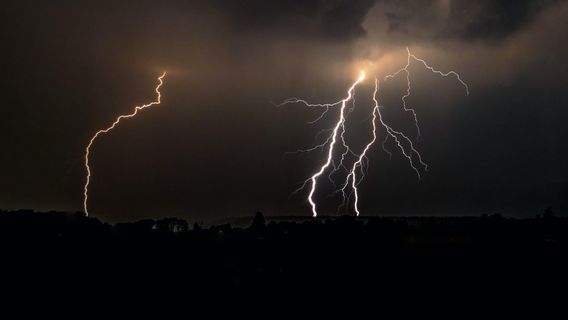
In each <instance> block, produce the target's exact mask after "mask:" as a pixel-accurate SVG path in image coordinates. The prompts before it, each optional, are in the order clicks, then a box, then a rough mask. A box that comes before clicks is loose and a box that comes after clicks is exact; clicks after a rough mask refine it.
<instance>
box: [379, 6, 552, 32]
mask: <svg viewBox="0 0 568 320" xmlns="http://www.w3.org/2000/svg"><path fill="white" fill-rule="evenodd" d="M556 2H557V1H555V0H542V1H534V0H520V1H510V0H478V1H462V0H454V1H452V0H427V1H389V0H386V1H383V2H382V4H383V5H384V6H385V10H384V11H383V12H382V13H383V18H385V19H386V20H387V21H388V32H390V33H393V34H394V35H396V36H401V35H405V36H407V37H410V38H412V37H416V36H417V35H425V36H426V37H428V38H431V39H454V40H460V41H472V40H474V41H477V40H479V41H488V42H494V41H499V40H502V39H504V38H506V37H507V36H509V35H511V34H515V33H517V32H520V31H522V30H523V29H524V28H525V27H527V26H528V25H529V24H530V23H531V22H533V21H534V18H535V17H536V16H538V14H539V13H541V12H542V10H544V9H546V8H547V7H549V6H551V5H553V4H555V3H556Z"/></svg>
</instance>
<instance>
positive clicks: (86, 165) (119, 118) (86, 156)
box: [83, 72, 166, 216]
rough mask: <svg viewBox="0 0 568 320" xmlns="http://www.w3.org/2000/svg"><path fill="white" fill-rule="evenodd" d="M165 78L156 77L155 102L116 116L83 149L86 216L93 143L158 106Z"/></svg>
mask: <svg viewBox="0 0 568 320" xmlns="http://www.w3.org/2000/svg"><path fill="white" fill-rule="evenodd" d="M165 76H166V72H164V73H162V75H161V76H159V77H158V85H157V86H156V88H155V89H154V91H155V92H156V95H157V97H156V100H155V101H152V102H150V103H148V104H144V105H141V106H136V107H135V108H134V110H133V111H132V112H131V113H128V114H124V115H120V116H118V117H117V118H116V119H115V120H114V122H113V123H112V124H111V125H110V126H109V127H107V128H105V129H101V130H99V131H97V132H96V133H95V134H94V135H93V136H92V137H91V139H90V140H89V144H88V145H87V147H86V148H85V169H86V170H87V178H86V181H85V186H84V188H83V197H84V198H83V210H84V211H85V214H86V215H87V216H88V215H89V211H88V208H87V203H88V200H89V184H90V182H91V167H90V166H89V163H90V162H89V156H90V155H91V147H92V146H93V144H94V143H95V140H96V139H97V138H98V137H99V136H101V135H103V134H105V133H108V132H109V131H111V130H112V129H114V128H115V127H116V126H117V125H118V124H119V123H120V121H122V120H123V119H128V118H133V117H135V116H136V115H137V114H138V112H139V111H142V110H144V109H146V108H150V107H152V106H154V105H159V104H160V103H162V94H161V92H160V88H161V87H162V85H163V84H164V77H165Z"/></svg>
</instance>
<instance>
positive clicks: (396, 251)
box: [0, 209, 568, 299]
mask: <svg viewBox="0 0 568 320" xmlns="http://www.w3.org/2000/svg"><path fill="white" fill-rule="evenodd" d="M249 221H250V223H249V225H248V226H246V227H232V226H231V225H230V224H222V225H211V226H202V225H201V224H199V223H192V222H188V221H185V220H182V219H177V218H166V219H160V220H150V219H148V220H141V221H137V222H129V223H116V224H114V225H111V224H108V223H104V222H101V221H99V220H98V219H96V218H89V217H86V216H85V215H84V214H82V213H74V214H70V213H62V212H46V213H40V212H33V211H26V210H20V211H7V212H1V213H0V243H1V245H2V257H3V261H4V267H7V269H8V270H7V271H4V275H10V276H9V277H7V278H6V279H8V281H9V282H10V281H14V283H16V284H17V286H18V287H22V286H23V287H25V286H26V285H25V284H26V283H33V284H34V285H35V286H36V287H37V285H38V284H43V285H45V286H40V287H43V288H50V287H51V286H56V287H58V288H67V290H71V292H85V291H89V292H95V291H96V290H100V289H103V290H108V291H112V292H114V291H115V290H119V291H120V292H125V294H126V292H128V294H132V293H135V292H137V291H139V290H142V291H141V292H146V293H148V292H152V294H156V295H158V296H159V295H161V294H163V293H166V292H172V291H171V290H177V289H176V288H182V289H183V290H190V291H191V292H193V293H203V294H205V293H213V294H216V295H229V296H230V295H242V294H244V293H255V294H261V295H271V294H278V295H281V294H284V295H292V296H294V297H296V296H297V297H299V296H304V295H305V296H310V295H313V297H319V296H321V295H326V294H331V295H339V296H342V295H349V296H352V295H359V294H361V295H364V296H369V295H370V296H376V295H377V294H379V295H385V296H401V297H406V298H410V297H415V298H416V297H420V296H429V295H432V294H441V296H440V297H451V296H454V297H457V296H460V295H463V296H475V295H478V294H480V295H483V296H484V297H489V296H494V297H497V296H500V295H501V294H502V295H505V296H509V297H510V295H511V294H521V292H522V295H526V294H530V295H534V297H532V296H531V297H530V298H531V299H532V298H538V297H542V296H543V295H544V294H548V293H550V292H552V291H551V290H554V288H556V287H559V288H560V287H562V284H563V280H564V276H565V274H566V270H567V269H566V266H567V265H566V261H565V258H566V252H567V250H566V249H567V247H568V245H567V244H568V219H566V218H565V217H558V216H556V215H555V214H554V212H553V211H552V210H551V209H547V210H546V211H545V212H543V213H541V214H538V215H536V216H535V217H534V218H530V219H513V218H507V217H503V216H501V215H499V214H492V215H484V216H480V217H391V218H389V217H365V218H355V217H352V216H337V217H327V218H318V219H311V218H299V217H298V218H296V219H292V218H288V219H286V218H281V217H279V218H277V219H271V218H270V217H268V218H265V217H264V215H263V214H262V213H257V214H256V215H255V216H254V217H251V218H250V220H249ZM528 287H530V288H535V289H533V290H530V291H529V290H527V288H528ZM111 288H114V289H111ZM150 288H151V289H150ZM518 290H521V291H518ZM113 294H116V292H114V293H113ZM456 295H457V296H456ZM406 298H405V299H406ZM525 298H526V296H525Z"/></svg>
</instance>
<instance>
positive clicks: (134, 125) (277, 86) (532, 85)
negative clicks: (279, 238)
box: [0, 0, 568, 221]
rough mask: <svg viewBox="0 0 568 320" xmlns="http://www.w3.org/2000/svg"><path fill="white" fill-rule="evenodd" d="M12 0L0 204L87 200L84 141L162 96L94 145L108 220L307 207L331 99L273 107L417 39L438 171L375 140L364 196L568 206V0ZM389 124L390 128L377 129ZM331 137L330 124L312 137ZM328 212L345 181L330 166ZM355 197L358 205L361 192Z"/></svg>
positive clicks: (462, 210) (329, 93)
mask: <svg viewBox="0 0 568 320" xmlns="http://www.w3.org/2000/svg"><path fill="white" fill-rule="evenodd" d="M1 6H2V9H1V10H0V21H1V22H0V23H1V25H2V27H1V28H0V35H1V39H2V49H1V50H0V52H1V53H0V55H1V59H0V66H1V67H2V68H1V69H2V71H3V76H2V78H1V80H0V81H1V83H0V84H1V86H0V90H1V96H2V100H1V102H0V110H1V115H0V129H1V134H0V145H1V146H2V151H1V152H0V208H3V209H20V208H30V209H35V210H42V211H47V210H65V211H80V210H82V204H83V184H84V182H85V168H84V166H83V161H84V159H83V156H84V149H85V146H86V144H87V143H88V141H89V139H90V137H91V136H92V135H93V134H94V133H95V132H96V131H97V130H99V129H101V128H104V127H107V126H108V125H109V124H110V123H112V121H113V120H114V119H115V118H116V117H117V116H118V115H120V114H124V113H128V112H130V111H131V110H132V108H133V107H134V106H136V105H140V104H144V103H147V102H150V101H152V100H153V99H154V98H155V95H154V91H153V90H154V88H155V86H156V78H157V77H158V76H159V75H160V74H161V73H162V71H167V72H168V76H167V78H166V79H165V84H164V86H163V87H162V90H161V91H162V94H163V97H162V104H161V105H159V106H157V107H155V108H153V109H149V110H144V112H142V113H141V114H140V115H139V116H138V117H136V118H135V119H130V120H128V121H126V122H124V123H121V125H120V126H119V127H118V128H117V129H116V130H115V131H113V132H112V133H110V134H108V135H105V136H103V137H101V138H100V139H98V140H97V142H96V144H95V146H94V147H93V155H92V158H91V161H92V162H91V166H92V170H93V177H92V181H91V186H90V201H89V211H90V213H91V215H92V216H94V217H97V218H100V219H103V220H105V221H123V220H137V219H143V218H148V217H164V216H179V217H183V218H186V219H205V220H215V219H221V218H224V217H236V216H243V215H251V214H253V213H254V212H255V211H258V210H261V211H263V212H264V213H265V214H267V215H305V216H310V215H311V210H310V208H309V204H308V203H307V201H306V196H307V192H301V193H299V194H298V195H296V196H290V194H291V193H292V192H293V191H294V190H295V189H296V188H297V187H298V186H299V185H300V184H301V183H302V181H303V180H305V179H306V178H308V177H309V176H311V175H312V174H313V173H314V172H315V171H316V170H317V169H318V168H319V165H320V164H321V162H322V161H323V156H324V154H323V153H320V152H314V153H311V154H303V155H285V153H286V152H287V151H294V150H297V149H299V148H306V147H310V146H312V145H313V144H314V143H315V142H316V141H317V140H316V135H317V133H318V132H319V131H320V130H321V129H325V128H329V127H331V126H332V125H333V122H334V120H335V115H337V113H336V112H337V110H335V111H334V110H332V111H330V114H329V115H330V117H326V118H324V119H323V120H322V121H321V122H319V123H318V124H308V122H309V121H310V120H313V119H314V118H315V117H317V116H318V114H319V113H318V112H317V111H316V110H310V109H307V108H304V107H302V106H300V105H289V106H286V107H276V106H275V105H274V103H278V102H282V101H283V100H285V99H287V98H289V97H299V98H305V99H308V100H309V101H312V102H332V101H336V100H339V99H342V98H343V97H344V96H345V92H346V89H347V88H348V87H349V86H350V85H351V84H352V83H353V81H354V80H355V79H356V77H357V73H358V72H359V70H361V69H362V68H364V69H365V70H366V72H367V75H368V77H369V78H370V79H372V78H374V77H375V76H377V77H379V78H381V77H383V76H384V75H386V74H388V73H392V72H394V71H396V70H397V69H399V68H400V67H402V66H403V65H404V64H405V62H406V51H405V48H406V47H407V46H408V47H409V48H410V49H411V50H412V52H413V53H414V54H416V55H417V56H419V57H421V58H424V59H426V60H427V61H428V62H429V63H430V64H431V65H433V66H435V67H436V68H438V69H440V70H443V71H448V70H455V71H457V72H459V73H460V74H461V76H462V78H463V79H464V80H465V81H466V82H467V83H468V84H469V87H470V95H469V96H465V95H464V92H463V88H462V87H460V85H459V83H456V81H455V80H454V79H450V78H441V77H438V76H436V75H433V74H431V73H428V72H426V71H425V70H424V69H423V68H420V67H419V66H418V65H416V64H413V65H412V66H411V71H412V80H413V92H412V96H411V97H410V98H409V100H408V101H409V102H410V103H411V104H412V106H414V107H415V109H416V111H417V113H418V116H419V118H420V124H421V130H422V136H421V138H420V139H418V140H416V146H417V148H418V149H419V150H420V151H421V153H422V156H423V158H424V160H425V161H426V162H427V163H428V164H429V165H430V169H431V170H430V172H428V173H425V174H424V175H423V179H422V181H418V180H417V178H416V175H415V174H414V173H413V171H412V170H411V169H410V168H409V166H408V162H406V161H405V160H404V159H403V157H402V156H401V155H400V154H399V153H396V152H394V151H395V149H394V146H392V145H391V146H390V148H391V150H392V151H393V153H394V154H393V157H392V159H389V157H388V155H387V154H385V153H384V152H383V151H382V150H381V148H380V146H375V147H374V148H373V149H372V150H371V152H370V154H369V160H370V167H369V171H368V175H367V177H366V179H365V181H364V182H363V183H362V184H361V185H360V194H361V200H360V201H361V203H360V208H361V211H362V214H363V215H384V216H391V215H470V214H471V215H477V214H484V213H495V212H499V213H502V214H505V215H509V216H515V217H528V216H534V215H535V214H537V213H541V212H542V211H543V210H544V209H545V208H546V207H549V206H551V207H553V209H554V210H555V212H556V213H557V214H561V215H562V214H566V212H568V202H567V199H568V161H567V159H568V144H567V142H566V139H568V125H567V123H566V119H567V117H568V108H567V103H568V90H566V83H568V82H567V80H568V63H567V62H566V59H567V57H568V43H567V42H566V33H567V31H568V2H567V1H529V0H526V1H505V0H499V1H497V0H479V1H466V0H431V1H410V0H407V1H389V0H384V1H380V0H378V1H368V0H351V1H348V0H329V1H325V0H294V1H289V0H288V1H284V0H272V1H261V0H251V1H229V0H225V1H222V0H213V1H182V0H178V1H175V0H172V1H146V0H143V1H132V0H125V1H42V2H39V1H25V0H22V1H4V2H3V4H2V5H1ZM404 80H405V79H403V78H397V79H396V80H395V81H392V82H391V83H390V84H389V85H388V86H385V88H384V91H383V99H384V102H383V104H384V105H385V116H386V117H387V119H388V120H389V123H390V124H391V125H393V126H395V127H396V128H399V129H401V130H402V129H404V130H406V132H408V134H409V136H411V137H413V138H414V137H415V134H416V132H414V131H413V130H415V129H414V127H413V123H412V119H411V116H410V115H409V114H408V113H404V112H403V111H402V109H401V104H400V96H401V95H402V94H404V90H405V81H404ZM372 92H373V84H372V81H369V80H367V81H365V83H363V84H361V86H359V87H358V88H357V91H356V97H357V98H356V99H357V105H356V108H355V111H354V112H353V114H352V116H350V118H349V121H348V124H349V127H350V128H351V129H350V131H349V132H348V133H347V139H348V140H349V142H350V143H352V145H353V147H354V149H355V151H359V152H360V151H361V149H362V147H363V144H364V143H365V142H366V141H368V140H369V138H370V136H369V128H370V121H369V115H370V112H371V108H372V100H371V97H372ZM382 134H384V133H381V135H380V138H381V139H382V137H383V136H382ZM319 138H320V139H321V136H320V137H319ZM322 183H323V184H322V186H323V187H322V189H320V191H319V192H318V194H317V199H318V203H319V205H320V208H321V209H320V211H321V212H322V213H323V214H336V211H337V210H336V207H337V204H338V201H339V199H338V198H337V197H336V196H333V195H331V196H330V194H331V193H332V191H333V189H332V186H331V185H330V184H329V183H328V184H327V185H326V184H325V179H323V180H322ZM342 213H348V214H352V213H353V211H352V208H351V207H350V208H348V209H347V210H346V211H342Z"/></svg>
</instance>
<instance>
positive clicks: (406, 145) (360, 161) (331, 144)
mask: <svg viewBox="0 0 568 320" xmlns="http://www.w3.org/2000/svg"><path fill="white" fill-rule="evenodd" d="M406 52H407V59H406V64H405V66H404V67H402V68H401V69H399V70H397V71H396V72H394V73H392V74H389V75H387V76H385V77H384V81H385V82H386V81H388V80H390V79H394V78H395V77H397V76H398V75H399V74H401V73H404V74H405V75H406V90H405V93H404V95H403V96H402V98H401V101H402V107H403V110H404V111H406V112H410V113H411V114H412V118H413V121H414V124H415V127H416V130H417V136H418V137H420V135H421V131H420V126H419V122H418V116H417V113H416V111H415V110H414V109H413V108H412V107H410V106H409V104H408V101H407V100H408V98H409V97H410V96H411V74H410V69H409V68H410V66H411V62H412V61H417V62H419V63H420V64H422V65H423V66H424V67H425V68H426V69H427V70H429V71H430V72H432V73H434V74H437V75H440V76H442V77H448V76H454V77H455V78H456V79H457V81H458V82H459V83H460V84H461V85H462V86H463V87H464V88H465V93H466V95H468V96H469V87H468V85H467V84H466V83H465V82H464V81H463V80H462V78H461V76H460V75H459V74H458V73H457V72H455V71H448V72H442V71H439V70H437V69H435V68H433V67H432V66H430V65H429V64H428V63H427V62H426V61H425V60H423V59H420V58H418V57H417V56H415V55H414V54H412V53H411V52H410V49H409V48H406ZM364 79H365V73H364V72H363V71H362V72H361V74H360V76H359V78H358V79H357V80H356V81H355V82H354V83H353V84H352V85H351V87H350V88H349V89H348V91H347V97H346V98H345V99H343V100H340V101H337V102H334V103H329V104H313V103H309V102H307V101H305V100H302V99H298V98H291V99H288V100H285V101H284V102H283V103H281V104H279V105H278V106H283V105H287V104H295V103H301V104H303V105H305V106H306V107H312V108H323V109H324V111H323V112H322V113H321V114H320V116H319V117H318V118H316V119H315V120H313V121H310V122H309V123H310V124H313V123H316V122H318V121H319V120H321V119H322V118H323V117H324V116H325V115H326V114H327V113H328V112H329V110H330V109H331V108H332V107H337V106H341V107H340V112H339V119H338V120H337V122H336V124H335V126H334V127H333V131H332V133H331V134H330V135H329V136H328V137H327V139H326V140H325V141H324V142H323V143H321V144H318V145H316V146H314V147H312V148H309V149H305V150H298V151H296V152H302V153H303V152H310V151H314V150H317V149H322V150H323V149H324V148H326V147H327V158H326V161H325V162H324V163H323V164H322V165H321V167H320V169H319V170H318V171H317V172H316V173H315V174H314V175H312V176H311V177H310V178H308V179H306V180H305V181H304V182H303V183H302V185H301V186H300V187H299V188H298V189H296V190H295V191H294V192H293V194H296V193H298V192H299V191H301V190H303V189H304V188H305V187H306V186H307V185H308V184H310V185H311V188H310V192H309V195H308V202H309V203H310V206H311V209H312V214H313V217H317V215H318V212H317V205H316V203H315V201H314V194H315V192H316V189H317V181H318V178H319V177H320V176H321V175H323V174H324V172H325V171H326V170H328V168H329V167H332V169H331V170H330V172H329V174H328V180H329V181H331V182H332V184H334V185H335V182H334V181H333V179H332V175H333V174H334V173H336V172H338V171H339V170H341V169H344V170H345V171H346V172H347V175H346V177H345V181H344V183H342V185H341V187H340V188H339V189H338V190H337V192H340V193H341V194H342V197H343V200H342V203H341V205H340V206H339V208H338V210H339V209H341V208H342V207H344V206H346V205H348V204H349V199H350V198H351V197H352V196H353V197H354V201H353V206H354V211H355V213H356V215H357V216H359V214H360V210H359V200H360V198H359V192H358V186H359V184H360V183H361V182H362V181H363V179H364V178H365V174H366V172H367V171H366V170H368V168H369V159H368V157H367V154H368V152H369V150H370V149H371V148H372V146H373V145H374V144H375V142H376V141H377V139H378V137H377V133H378V132H377V129H378V128H379V126H380V127H381V128H382V129H383V130H384V131H385V133H386V134H385V137H384V139H383V140H382V149H383V151H384V152H385V153H386V154H387V155H388V156H389V158H392V152H390V151H389V150H388V149H387V147H386V144H387V142H388V141H389V140H391V139H392V140H393V141H394V143H395V144H396V146H397V147H398V149H400V152H401V154H402V156H404V157H405V158H406V159H407V160H408V163H409V165H410V168H411V169H412V170H413V171H414V172H415V173H416V176H417V177H418V180H421V179H422V176H421V171H425V172H427V171H428V170H429V166H428V164H426V163H425V162H424V161H423V160H422V156H421V154H420V153H419V152H418V150H417V149H416V147H415V145H414V143H413V142H412V139H410V138H409V137H408V136H407V135H405V134H404V133H403V132H401V131H397V130H395V129H393V128H392V127H391V126H389V125H388V124H387V123H386V122H385V121H384V118H383V115H382V113H381V109H382V108H384V107H383V106H381V105H379V100H378V99H379V98H378V96H379V87H380V86H379V84H380V82H379V80H378V79H376V78H375V89H374V92H373V102H374V105H373V109H372V112H371V116H370V118H372V120H371V123H372V130H371V133H372V138H371V140H370V141H369V142H368V143H367V144H366V145H365V148H364V149H363V151H362V152H361V154H356V153H355V152H353V151H352V149H351V148H350V147H349V145H348V144H347V142H346V140H345V133H346V126H345V122H346V119H347V117H348V115H349V114H350V113H351V112H352V111H353V109H354V108H355V96H354V91H355V87H356V86H357V85H358V84H359V83H360V82H362V81H363V80H364ZM349 101H352V106H351V108H348V107H347V103H348V102H349ZM346 109H348V110H347V111H346ZM326 130H327V131H330V130H331V129H326ZM324 131H325V130H324ZM321 132H323V131H320V133H319V134H321ZM319 134H318V135H319ZM338 140H339V142H340V144H341V145H340V146H341V147H342V148H343V152H342V153H341V156H340V158H339V162H338V163H336V161H335V160H334V159H333V155H334V151H335V148H336V145H337V144H338ZM348 154H351V155H352V156H354V157H355V158H356V160H355V162H354V163H353V165H352V166H351V168H350V169H347V167H346V166H345V164H344V162H345V160H346V157H347V155H348ZM348 188H349V189H350V191H348V190H347V189H348Z"/></svg>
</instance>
